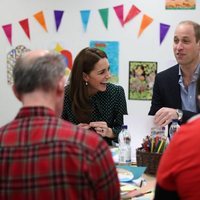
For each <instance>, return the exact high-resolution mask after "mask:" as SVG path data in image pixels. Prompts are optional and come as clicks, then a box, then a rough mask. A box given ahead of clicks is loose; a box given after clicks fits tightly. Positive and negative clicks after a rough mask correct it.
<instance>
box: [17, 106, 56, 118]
mask: <svg viewBox="0 0 200 200" xmlns="http://www.w3.org/2000/svg"><path fill="white" fill-rule="evenodd" d="M30 116H31V117H38V116H55V112H54V111H53V110H51V109H50V108H47V107H43V106H37V107H22V108H21V109H20V110H19V112H18V114H17V116H16V119H17V118H24V117H30Z"/></svg>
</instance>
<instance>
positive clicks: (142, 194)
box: [134, 191, 152, 197]
mask: <svg viewBox="0 0 200 200" xmlns="http://www.w3.org/2000/svg"><path fill="white" fill-rule="evenodd" d="M149 193H152V191H147V192H143V193H140V194H137V195H135V196H134V197H141V196H144V195H145V194H149Z"/></svg>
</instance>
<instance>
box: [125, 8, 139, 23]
mask: <svg viewBox="0 0 200 200" xmlns="http://www.w3.org/2000/svg"><path fill="white" fill-rule="evenodd" d="M140 12H141V10H140V9H138V8H137V7H136V6H134V5H132V7H131V9H130V10H129V12H128V15H127V16H126V19H125V21H124V24H125V23H127V22H129V21H130V20H132V19H133V18H134V17H135V16H136V15H138V14H139V13H140Z"/></svg>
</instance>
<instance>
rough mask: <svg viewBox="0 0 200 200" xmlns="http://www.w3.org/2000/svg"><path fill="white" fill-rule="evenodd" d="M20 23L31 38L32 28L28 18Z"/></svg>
mask: <svg viewBox="0 0 200 200" xmlns="http://www.w3.org/2000/svg"><path fill="white" fill-rule="evenodd" d="M19 24H20V25H21V27H22V29H23V30H24V32H25V34H26V36H27V37H28V38H29V39H30V30H29V22H28V19H24V20H21V21H19Z"/></svg>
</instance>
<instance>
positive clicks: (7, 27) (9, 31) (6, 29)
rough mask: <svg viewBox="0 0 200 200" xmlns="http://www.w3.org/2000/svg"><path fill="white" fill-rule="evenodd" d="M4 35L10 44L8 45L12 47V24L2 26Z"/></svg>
mask: <svg viewBox="0 0 200 200" xmlns="http://www.w3.org/2000/svg"><path fill="white" fill-rule="evenodd" d="M2 28H3V30H4V33H5V34H6V37H7V39H8V41H9V43H10V45H12V24H7V25H4V26H2Z"/></svg>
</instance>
